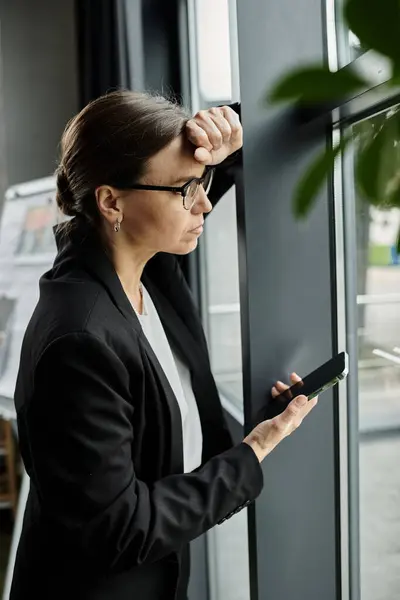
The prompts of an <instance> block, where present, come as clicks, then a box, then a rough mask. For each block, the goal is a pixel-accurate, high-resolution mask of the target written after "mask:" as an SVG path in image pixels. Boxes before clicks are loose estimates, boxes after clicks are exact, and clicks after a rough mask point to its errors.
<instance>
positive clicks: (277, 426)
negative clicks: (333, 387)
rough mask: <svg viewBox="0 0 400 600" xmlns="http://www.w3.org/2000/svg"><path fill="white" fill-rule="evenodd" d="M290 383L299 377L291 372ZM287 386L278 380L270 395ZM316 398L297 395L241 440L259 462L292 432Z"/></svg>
mask: <svg viewBox="0 0 400 600" xmlns="http://www.w3.org/2000/svg"><path fill="white" fill-rule="evenodd" d="M290 379H291V383H292V384H294V383H298V382H299V381H301V378H300V377H299V376H298V375H296V373H293V374H292V376H291V378H290ZM288 387H289V386H287V385H285V384H284V383H282V382H281V381H278V382H277V383H276V385H274V387H273V388H272V395H273V396H278V395H279V394H281V393H282V392H284V391H285V390H286V389H287V388H288ZM317 402H318V398H313V400H308V398H307V397H306V396H297V397H296V398H295V399H294V400H292V401H291V402H290V404H289V405H288V407H287V408H286V410H284V412H282V413H281V414H280V415H278V416H277V417H274V418H273V419H270V420H268V421H263V422H262V423H260V424H259V425H257V427H255V428H254V429H253V431H252V432H251V433H249V435H248V436H247V437H246V438H245V439H244V440H243V441H244V442H245V443H246V444H249V446H251V447H252V448H253V450H254V452H255V453H256V455H257V458H258V460H259V461H260V462H261V461H262V460H264V458H265V457H266V456H267V455H268V454H269V453H270V452H271V451H272V450H273V449H274V448H275V447H276V446H277V445H278V444H279V443H280V442H281V441H282V440H283V439H284V438H285V437H287V436H288V435H290V434H291V433H293V431H295V430H296V429H297V428H298V427H299V426H300V425H301V423H302V421H303V419H304V417H306V416H307V415H308V414H309V413H310V412H311V411H312V409H313V408H314V406H315V405H316V404H317Z"/></svg>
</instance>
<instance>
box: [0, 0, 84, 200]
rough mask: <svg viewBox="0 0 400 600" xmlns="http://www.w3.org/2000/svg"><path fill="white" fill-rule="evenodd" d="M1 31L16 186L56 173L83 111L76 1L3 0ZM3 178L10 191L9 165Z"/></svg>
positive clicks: (9, 162)
mask: <svg viewBox="0 0 400 600" xmlns="http://www.w3.org/2000/svg"><path fill="white" fill-rule="evenodd" d="M0 27H1V38H0V40H1V55H2V56H1V58H2V71H3V81H2V84H0V93H1V94H2V98H0V100H1V102H0V105H1V104H3V115H4V121H5V127H4V130H5V131H4V134H5V148H6V152H5V163H6V164H5V170H6V174H7V185H12V184H15V183H21V182H23V181H27V180H30V179H36V178H38V177H44V176H47V175H50V174H51V173H52V172H53V170H54V167H55V163H56V157H57V146H58V143H59V140H60V136H61V133H62V131H63V128H64V126H65V123H66V121H67V120H68V119H69V118H70V117H71V116H72V115H73V114H74V113H75V112H76V111H77V108H78V76H77V57H76V39H75V22H74V1H73V0H62V2H57V1H56V2H55V1H54V0H34V1H32V0H12V1H11V2H10V1H9V0H0ZM0 118H1V113H0ZM3 126H4V124H2V125H1V126H0V127H1V128H3ZM0 142H1V140H0ZM0 160H4V156H2V158H1V159H0ZM2 166H3V165H2ZM0 174H1V175H2V181H1V182H0V185H1V186H2V187H3V189H4V166H3V168H1V169H0ZM2 198H3V194H1V199H0V202H2Z"/></svg>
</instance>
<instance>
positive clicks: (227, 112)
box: [220, 106, 243, 148]
mask: <svg viewBox="0 0 400 600" xmlns="http://www.w3.org/2000/svg"><path fill="white" fill-rule="evenodd" d="M220 110H221V112H222V114H223V115H224V117H225V119H226V120H227V121H228V123H229V125H230V128H231V139H230V142H231V144H234V145H235V146H237V147H238V148H240V147H241V146H242V144H243V127H242V124H241V122H240V118H239V115H238V114H237V113H236V112H235V111H234V110H233V109H232V108H231V107H230V106H222V108H221V109H220Z"/></svg>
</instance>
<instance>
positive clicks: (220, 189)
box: [205, 102, 242, 216]
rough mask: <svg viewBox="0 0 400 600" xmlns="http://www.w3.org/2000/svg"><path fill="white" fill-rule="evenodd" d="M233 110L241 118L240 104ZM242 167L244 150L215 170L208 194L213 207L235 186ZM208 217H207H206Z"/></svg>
mask: <svg viewBox="0 0 400 600" xmlns="http://www.w3.org/2000/svg"><path fill="white" fill-rule="evenodd" d="M230 108H232V109H233V110H234V111H235V112H236V113H237V114H238V115H239V117H240V103H238V102H236V103H235V104H231V105H230ZM241 167H242V149H240V150H238V151H237V152H234V153H233V154H231V155H230V156H228V158H226V159H225V160H224V161H223V162H222V163H221V164H220V165H217V167H216V169H215V175H214V180H213V183H212V186H211V189H210V191H209V193H208V198H209V200H210V202H211V204H212V205H213V207H215V206H216V204H217V203H218V201H219V200H220V199H221V198H222V197H223V196H224V195H225V194H226V192H227V191H228V190H229V189H230V188H231V187H232V186H233V185H234V183H235V177H236V175H237V173H238V170H239V169H241ZM205 216H206V215H205Z"/></svg>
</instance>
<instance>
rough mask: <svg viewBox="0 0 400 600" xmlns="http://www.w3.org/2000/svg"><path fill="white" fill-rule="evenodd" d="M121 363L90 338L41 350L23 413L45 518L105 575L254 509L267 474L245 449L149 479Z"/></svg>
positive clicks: (73, 337) (70, 338) (74, 337)
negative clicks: (142, 469) (137, 462)
mask: <svg viewBox="0 0 400 600" xmlns="http://www.w3.org/2000/svg"><path fill="white" fill-rule="evenodd" d="M141 368H142V367H141V366H140V367H139V366H138V368H137V373H131V372H130V374H129V375H128V372H127V370H126V367H125V365H124V364H123V363H122V361H121V360H120V359H119V357H118V356H117V355H116V354H115V353H114V352H113V350H112V349H110V348H109V347H108V346H106V345H105V344H104V342H103V341H102V340H100V339H98V338H97V337H96V336H94V335H92V334H89V333H74V334H67V335H66V336H63V337H61V338H58V339H57V340H56V341H54V342H53V343H52V344H51V345H50V346H49V347H47V349H46V350H45V352H44V353H43V355H42V357H41V358H40V360H39V362H38V364H37V367H36V370H35V379H34V381H35V383H34V388H35V391H34V396H33V398H32V400H31V402H30V404H29V406H28V407H27V409H26V416H25V418H26V420H27V423H26V427H27V431H28V432H29V444H30V451H31V455H32V468H33V473H32V476H33V480H34V484H35V485H36V488H37V492H38V495H39V499H40V503H41V506H42V509H43V511H44V514H45V515H46V516H47V518H48V519H50V522H51V523H54V526H55V527H56V529H57V530H58V531H60V533H61V535H62V539H65V540H66V541H67V542H68V543H69V544H71V546H72V547H73V548H79V550H80V552H82V554H83V560H90V561H92V560H94V561H96V564H98V565H102V566H104V568H106V569H111V568H114V567H118V568H121V567H122V568H124V567H131V566H133V565H135V564H136V565H141V564H144V563H148V562H153V561H156V560H159V559H161V558H162V557H164V556H166V555H168V554H170V553H171V552H174V551H176V550H178V549H179V548H180V547H181V546H182V545H183V544H186V543H187V542H189V541H190V540H192V539H194V538H196V537H198V536H199V535H200V534H202V533H203V532H205V531H206V530H208V529H210V528H211V527H213V526H214V525H216V524H217V523H219V522H222V521H224V520H225V519H226V518H229V517H230V516H232V515H233V514H235V513H236V512H239V510H240V509H241V508H243V507H244V506H245V505H247V504H249V503H250V501H252V500H253V499H255V498H256V497H257V496H258V494H259V493H260V491H261V489H262V485H263V477H262V470H261V467H260V465H259V462H258V459H257V457H256V455H255V453H254V452H253V450H252V449H251V448H250V446H248V445H247V444H245V443H241V444H239V445H238V446H235V447H233V448H231V449H230V450H228V451H226V452H224V453H223V454H220V455H218V456H215V457H214V458H212V459H211V460H210V461H209V462H207V463H206V464H205V465H204V466H202V467H201V468H200V469H198V470H197V471H195V472H193V473H188V474H179V475H171V476H167V477H165V478H163V479H161V480H159V481H156V482H154V483H151V484H150V483H145V482H144V481H141V480H140V479H138V478H137V477H136V475H135V471H134V466H133V460H132V442H133V427H132V421H133V420H134V419H135V399H134V398H132V395H131V393H130V389H129V385H130V384H129V381H131V380H132V378H134V379H135V378H138V380H139V381H140V380H142V379H143V372H142V371H141Z"/></svg>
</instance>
